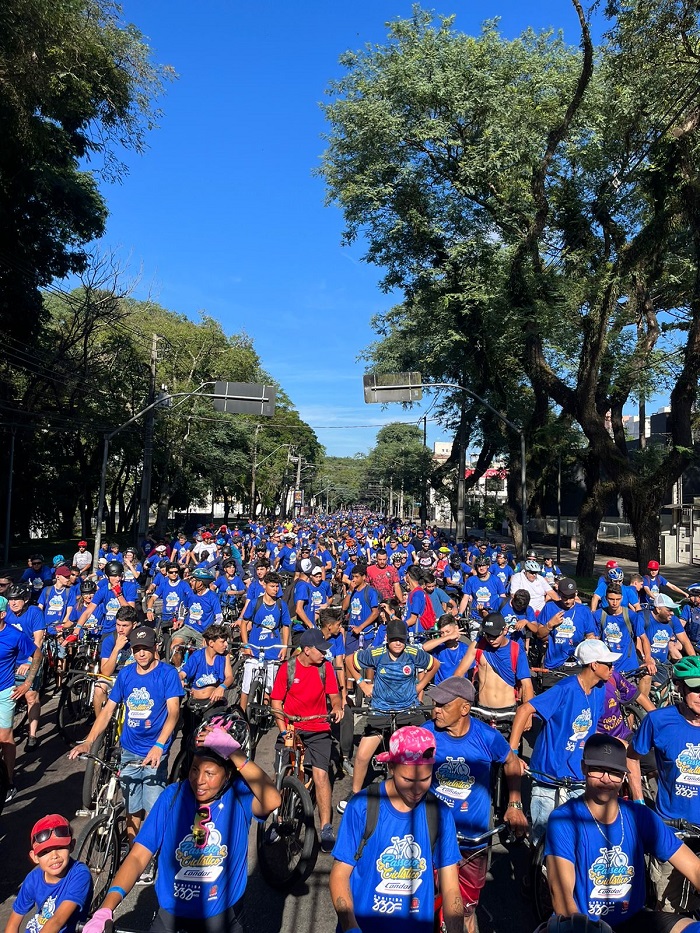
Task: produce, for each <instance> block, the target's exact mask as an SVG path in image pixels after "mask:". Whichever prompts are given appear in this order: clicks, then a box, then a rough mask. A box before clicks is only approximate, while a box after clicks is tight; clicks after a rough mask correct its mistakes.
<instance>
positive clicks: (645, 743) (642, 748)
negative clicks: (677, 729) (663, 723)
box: [630, 713, 654, 755]
mask: <svg viewBox="0 0 700 933" xmlns="http://www.w3.org/2000/svg"><path fill="white" fill-rule="evenodd" d="M630 744H631V745H632V748H633V749H634V750H635V752H637V754H638V755H646V754H648V753H649V752H650V751H651V749H652V748H653V747H654V722H653V717H652V715H651V713H650V714H649V715H648V716H645V717H644V719H642V722H641V724H640V726H639V729H637V731H636V733H635V734H634V735H633V736H632V739H631V740H630Z"/></svg>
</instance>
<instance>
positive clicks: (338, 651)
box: [326, 632, 345, 661]
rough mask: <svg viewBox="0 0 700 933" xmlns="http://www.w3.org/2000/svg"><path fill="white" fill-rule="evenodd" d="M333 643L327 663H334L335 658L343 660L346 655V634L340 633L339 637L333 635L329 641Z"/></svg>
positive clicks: (328, 653) (327, 654) (327, 655)
mask: <svg viewBox="0 0 700 933" xmlns="http://www.w3.org/2000/svg"><path fill="white" fill-rule="evenodd" d="M328 640H329V641H330V643H331V646H330V648H329V649H328V651H327V652H326V661H333V659H334V658H341V657H343V656H344V655H345V632H338V634H337V635H331V637H330V638H329V639H328Z"/></svg>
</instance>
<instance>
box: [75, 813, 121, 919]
mask: <svg viewBox="0 0 700 933" xmlns="http://www.w3.org/2000/svg"><path fill="white" fill-rule="evenodd" d="M126 838H127V837H126V821H125V817H124V809H123V807H119V808H118V809H117V810H116V811H115V812H108V813H100V814H98V815H97V816H93V817H92V819H91V820H89V821H88V822H87V823H86V825H85V828H84V829H83V831H82V832H81V833H80V835H79V836H78V840H77V842H76V844H75V853H74V858H76V859H77V860H78V861H79V862H82V863H83V864H84V865H87V867H88V868H89V870H90V874H91V875H92V883H93V894H92V901H91V903H90V909H89V911H88V913H90V914H92V913H93V912H94V911H95V910H97V908H98V907H99V906H100V905H101V903H102V901H103V900H104V898H105V896H106V894H107V891H108V889H109V887H110V885H111V884H112V881H113V880H114V876H115V875H116V873H117V871H118V869H119V865H120V863H121V861H122V847H123V846H122V843H126Z"/></svg>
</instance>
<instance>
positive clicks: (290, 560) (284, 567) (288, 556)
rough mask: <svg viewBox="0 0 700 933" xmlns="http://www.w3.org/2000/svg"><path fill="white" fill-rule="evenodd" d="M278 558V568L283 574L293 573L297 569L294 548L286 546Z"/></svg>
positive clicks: (296, 554)
mask: <svg viewBox="0 0 700 933" xmlns="http://www.w3.org/2000/svg"><path fill="white" fill-rule="evenodd" d="M277 557H278V558H279V562H280V563H279V567H280V570H281V571H282V572H283V573H294V571H295V570H296V568H297V557H298V551H297V549H296V547H287V546H286V545H285V546H284V547H283V548H282V550H281V551H280V552H279V554H278V555H277Z"/></svg>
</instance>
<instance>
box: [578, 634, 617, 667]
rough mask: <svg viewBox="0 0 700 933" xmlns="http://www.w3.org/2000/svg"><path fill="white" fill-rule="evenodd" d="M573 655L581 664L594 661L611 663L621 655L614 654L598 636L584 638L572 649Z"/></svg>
mask: <svg viewBox="0 0 700 933" xmlns="http://www.w3.org/2000/svg"><path fill="white" fill-rule="evenodd" d="M574 657H575V658H576V660H577V661H579V662H580V663H581V664H592V663H593V662H594V661H602V662H604V663H608V664H612V663H613V662H614V661H617V659H618V658H621V657H622V655H621V654H615V653H614V652H613V651H611V650H610V649H609V648H608V646H607V645H606V644H605V642H603V641H600V639H599V638H586V639H585V641H582V642H581V644H580V645H578V647H577V648H576V651H574Z"/></svg>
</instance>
